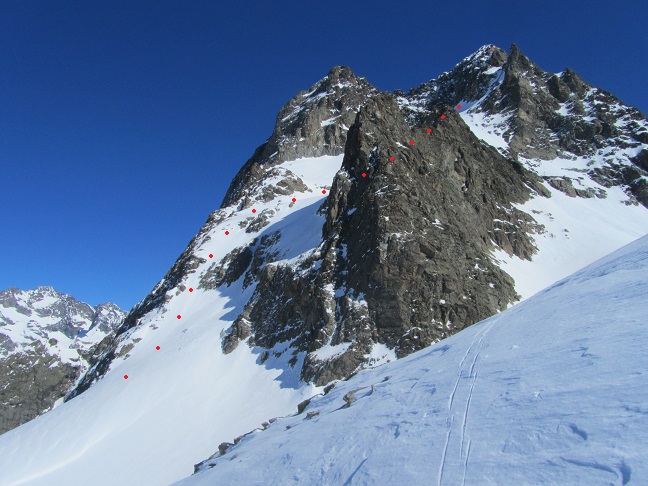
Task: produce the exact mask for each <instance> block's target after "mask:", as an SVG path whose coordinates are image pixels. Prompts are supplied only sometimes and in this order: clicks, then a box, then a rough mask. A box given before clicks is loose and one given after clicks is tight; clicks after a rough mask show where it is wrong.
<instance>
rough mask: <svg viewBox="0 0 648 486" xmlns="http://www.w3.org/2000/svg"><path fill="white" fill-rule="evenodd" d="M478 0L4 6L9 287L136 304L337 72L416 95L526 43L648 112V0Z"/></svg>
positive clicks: (1, 38)
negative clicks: (263, 148) (291, 110)
mask: <svg viewBox="0 0 648 486" xmlns="http://www.w3.org/2000/svg"><path fill="white" fill-rule="evenodd" d="M475 3H478V2H471V1H451V2H432V1H427V2H422V1H407V0H406V1H399V2H394V1H383V0H376V1H372V2H368V1H364V0H355V1H351V2H349V1H329V2H309V1H304V0H302V1H299V2H298V1H293V0H286V1H282V2H267V1H261V0H259V1H256V0H248V1H241V2H221V1H188V2H187V1H176V2H171V1H149V2H143V1H137V0H127V1H110V0H107V1H93V0H88V1H80V0H78V1H67V2H50V1H29V0H24V1H19V2H18V1H17V2H3V4H2V6H0V46H2V47H1V48H0V66H1V68H0V170H1V172H0V173H1V176H0V208H1V209H0V211H1V212H0V215H1V222H0V228H2V229H1V230H0V234H1V237H0V289H4V288H7V287H12V286H15V287H19V288H22V289H27V288H34V287H36V286H38V285H52V286H53V287H55V288H57V289H58V290H60V291H63V292H67V293H70V294H72V295H73V296H75V297H76V298H78V299H80V300H83V301H86V302H88V303H90V304H92V305H96V304H98V303H101V302H105V301H112V302H115V303H116V304H118V305H119V306H121V307H123V308H124V309H129V308H130V307H132V306H133V305H134V304H135V303H136V302H138V301H139V300H141V299H142V298H143V297H144V296H145V295H146V294H147V293H148V292H149V291H150V290H151V288H152V287H153V286H154V285H155V284H156V283H157V281H158V280H159V279H160V278H162V277H163V276H164V274H165V273H166V271H167V270H168V269H169V268H170V266H171V265H172V264H173V262H174V261H175V259H176V258H177V257H178V256H179V254H180V253H181V252H182V251H183V249H184V248H185V246H186V245H187V243H188V242H189V241H190V239H191V238H192V237H193V236H194V235H195V234H196V232H197V231H198V230H199V228H200V227H201V226H202V224H203V223H204V222H205V220H206V219H207V216H208V215H209V213H210V212H211V211H212V210H214V209H216V208H217V207H218V206H219V205H220V202H221V200H222V198H223V196H224V194H225V191H226V190H227V187H228V185H229V182H230V180H231V179H232V177H233V176H234V175H235V173H236V172H237V170H238V169H239V168H240V166H241V165H242V164H243V163H244V162H245V161H246V160H247V159H248V158H249V157H250V156H251V155H252V153H253V151H254V149H255V148H256V147H257V146H258V145H260V144H261V143H262V142H263V141H264V140H265V139H266V138H267V137H268V136H269V135H270V133H271V131H272V127H273V125H274V121H275V117H276V114H277V112H278V110H279V109H280V108H281V106H282V105H283V104H284V103H286V102H287V101H288V100H289V99H290V98H291V97H292V96H294V95H295V94H296V93H297V92H298V91H300V90H303V89H307V88H308V87H309V86H311V85H312V84H314V83H315V82H316V81H317V80H319V79H320V78H322V77H323V76H325V75H326V73H327V72H328V71H329V70H330V68H331V67H333V66H335V65H348V66H350V67H351V68H352V69H353V71H354V72H356V73H357V74H358V75H361V76H365V77H366V78H367V80H368V81H369V82H370V83H372V84H373V85H374V86H377V87H378V88H380V89H383V90H394V89H404V90H407V89H409V88H411V87H414V86H417V85H418V84H420V83H422V82H424V81H427V80H429V79H431V78H433V77H436V76H438V74H440V73H441V72H443V71H446V70H449V69H451V68H452V67H453V66H454V65H455V64H456V63H457V62H459V61H460V60H461V59H462V58H464V57H465V56H467V55H469V54H470V53H472V52H474V51H475V50H477V49H478V48H479V47H480V46H481V45H483V44H490V43H493V44H496V45H498V46H500V47H503V48H505V49H507V50H508V48H509V46H510V45H511V43H512V42H515V43H516V44H517V45H518V46H519V47H520V49H521V50H522V52H523V53H524V54H526V55H527V56H529V57H530V58H531V59H532V60H533V61H535V62H536V63H538V64H539V65H540V67H542V68H544V69H546V70H548V71H555V72H558V71H561V70H563V69H564V68H565V67H571V68H573V69H574V70H576V71H577V72H578V73H580V74H581V75H582V76H583V77H584V78H585V79H586V80H587V81H589V82H591V83H592V84H594V85H596V86H599V87H601V88H603V89H606V90H608V91H610V92H612V93H613V94H615V95H616V96H617V97H619V98H620V99H621V100H622V101H624V102H625V103H628V104H630V105H633V106H636V107H637V108H639V109H641V110H642V111H643V112H644V113H646V112H648V95H647V94H646V89H645V86H646V79H647V74H648V67H647V66H648V62H647V61H648V60H647V58H646V57H647V55H646V51H647V50H648V49H647V48H648V34H647V32H646V29H645V25H644V22H645V19H646V18H648V4H647V3H646V2H639V1H637V2H633V1H623V0H620V1H616V2H612V3H610V2H603V1H588V2H585V1H573V2H564V1H557V2H555V1H543V2H540V1H534V0H525V1H523V2H520V1H509V0H501V1H485V2H479V5H474V4H475Z"/></svg>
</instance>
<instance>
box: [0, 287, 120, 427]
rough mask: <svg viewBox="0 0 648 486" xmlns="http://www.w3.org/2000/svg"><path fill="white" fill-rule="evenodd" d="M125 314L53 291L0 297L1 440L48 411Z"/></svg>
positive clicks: (43, 289) (40, 289)
mask: <svg viewBox="0 0 648 486" xmlns="http://www.w3.org/2000/svg"><path fill="white" fill-rule="evenodd" d="M125 316H126V313H125V312H124V311H122V310H121V309H120V308H119V307H117V306H116V305H114V304H110V303H107V304H101V305H98V306H96V307H91V306H90V305H88V304H85V303H83V302H79V301H78V300H75V299H74V298H73V297H72V296H70V295H68V294H62V293H60V292H57V291H56V290H54V289H53V288H52V287H38V288H37V289H35V290H26V291H22V290H19V289H16V288H10V289H7V290H4V291H3V292H0V434H1V433H3V432H6V431H7V430H10V429H12V428H14V427H17V426H18V425H20V424H22V423H25V422H27V421H29V420H31V419H33V418H34V417H37V416H38V415H39V414H41V413H43V412H46V411H48V410H50V409H51V408H52V407H53V406H54V404H55V402H56V401H57V400H59V399H62V398H63V396H64V395H65V394H66V393H68V392H69V391H70V389H71V388H72V387H73V386H74V384H75V382H76V380H77V379H78V378H79V377H80V376H81V375H82V374H83V373H84V372H85V371H87V369H88V360H89V358H90V356H91V355H92V351H93V349H94V347H95V346H96V345H97V344H98V343H99V342H100V341H101V340H102V339H104V338H105V337H106V336H109V335H111V334H112V333H113V331H114V330H115V329H116V328H117V327H118V325H119V324H121V322H122V321H123V320H124V317H125Z"/></svg>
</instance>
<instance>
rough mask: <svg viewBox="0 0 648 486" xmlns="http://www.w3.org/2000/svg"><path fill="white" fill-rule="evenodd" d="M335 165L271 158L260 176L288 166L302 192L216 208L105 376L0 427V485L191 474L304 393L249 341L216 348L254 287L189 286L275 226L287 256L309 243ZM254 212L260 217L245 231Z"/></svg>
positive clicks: (140, 480)
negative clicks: (186, 264) (178, 273)
mask: <svg viewBox="0 0 648 486" xmlns="http://www.w3.org/2000/svg"><path fill="white" fill-rule="evenodd" d="M341 163H342V156H336V157H331V156H325V157H319V158H315V159H299V160H296V161H290V162H285V163H283V164H281V165H279V166H277V167H276V169H277V172H279V173H280V176H278V178H277V180H274V179H269V180H267V181H265V182H264V184H265V185H268V186H271V185H273V184H276V182H277V181H279V180H280V179H281V177H283V176H284V175H285V174H287V173H288V172H290V173H292V174H293V175H295V176H297V177H299V178H300V179H301V180H302V181H303V183H304V185H305V187H306V189H305V190H303V191H297V192H295V193H293V194H291V195H289V196H281V197H276V198H274V199H272V200H269V201H267V202H260V201H257V202H256V203H255V205H254V207H253V208H247V209H240V208H239V207H235V206H232V207H228V208H225V209H224V210H220V211H221V212H224V213H225V217H224V218H223V219H222V221H221V223H219V224H217V225H215V226H214V227H213V228H212V230H211V231H210V232H209V233H207V234H205V235H204V237H203V238H202V240H201V243H200V244H199V245H198V247H197V248H196V250H195V251H196V254H197V255H199V256H201V257H203V258H204V259H205V260H204V263H203V264H202V265H201V267H200V268H199V269H197V271H196V272H195V273H193V274H191V275H190V276H189V277H188V280H187V281H186V282H185V284H186V288H182V289H180V288H176V289H172V290H171V291H170V292H169V293H168V295H169V297H170V300H169V302H167V303H166V304H165V306H164V307H163V308H162V309H158V310H157V311H154V312H152V313H150V314H148V315H147V316H146V317H145V318H144V319H142V321H141V322H140V324H139V325H138V326H137V327H135V328H133V329H132V330H131V331H129V333H130V334H129V336H127V337H126V339H125V343H126V344H125V345H124V346H123V347H122V354H123V356H121V357H118V358H117V359H115V360H114V361H113V363H112V365H111V368H110V370H109V371H108V373H107V374H106V375H105V376H104V377H103V378H102V379H101V380H99V381H98V382H97V383H96V384H94V385H93V386H92V387H90V389H89V390H88V391H86V392H85V393H83V394H82V395H80V396H79V397H77V398H75V399H73V400H71V401H69V402H67V403H64V404H63V405H61V406H59V407H57V408H56V409H54V410H53V411H52V412H51V413H48V414H46V415H43V416H41V417H38V418H37V419H35V420H33V421H31V422H29V423H27V424H24V425H22V426H20V427H18V428H16V429H14V430H12V431H10V432H8V433H6V434H4V435H2V436H0V485H22V484H29V485H48V486H51V485H58V484H66V485H86V484H93V485H115V484H119V485H137V486H142V485H149V484H150V485H161V484H168V483H170V482H172V481H174V480H178V479H181V478H183V477H186V476H188V475H189V474H191V473H192V472H193V465H194V464H195V463H197V462H199V461H200V460H202V459H204V458H205V457H206V456H208V455H209V454H211V453H212V452H213V450H214V447H217V446H218V444H219V443H220V442H222V441H225V440H230V439H232V438H233V437H236V436H238V435H240V434H242V433H245V432H247V431H248V430H250V429H251V428H253V427H255V426H257V425H258V424H260V423H261V422H262V421H263V420H266V419H267V418H269V417H270V416H274V415H285V414H286V413H290V412H291V411H292V410H294V408H295V407H296V406H297V404H298V403H299V402H300V401H302V400H303V399H304V398H306V397H308V396H311V395H312V394H313V393H314V392H315V390H316V389H315V388H314V387H312V386H310V385H306V384H303V383H298V375H299V366H297V367H296V368H295V370H296V371H295V372H294V373H292V374H291V371H292V369H291V368H290V367H288V366H287V365H286V364H285V363H282V362H276V363H275V361H277V360H269V361H268V363H266V366H259V365H258V358H259V356H258V353H256V354H255V353H254V350H251V349H250V348H249V347H248V346H239V347H238V348H237V349H236V350H235V351H234V352H233V353H231V354H229V355H224V354H223V352H222V349H221V335H222V333H223V332H225V330H226V329H227V328H228V327H229V326H230V325H231V323H232V320H233V319H234V318H235V317H236V316H237V315H238V314H239V313H240V312H241V311H242V309H243V306H244V305H245V303H246V302H247V301H248V299H249V298H250V295H251V294H252V292H253V290H254V286H250V287H248V288H247V289H245V290H243V289H242V287H241V281H240V280H239V281H238V282H237V283H235V284H234V285H232V286H230V287H228V286H223V287H220V288H218V289H215V290H205V289H201V288H199V284H200V278H201V276H202V275H203V274H204V273H205V271H206V270H207V269H208V268H209V267H210V265H212V264H213V263H214V262H219V261H220V260H221V259H222V258H223V257H224V256H225V255H227V254H228V253H229V252H231V251H232V250H234V249H235V248H237V247H240V246H242V245H246V244H248V243H249V242H250V241H251V240H253V239H254V238H255V237H257V236H259V235H260V234H261V233H264V232H268V231H281V235H282V237H281V240H280V242H279V243H278V244H277V245H276V247H275V248H274V249H275V250H276V251H277V253H278V255H279V258H285V259H295V260H298V259H299V258H300V255H302V253H303V252H307V253H308V252H310V251H312V249H314V248H315V247H317V245H318V244H319V242H320V238H321V227H322V223H323V217H322V216H321V215H319V214H318V209H319V207H320V206H321V204H322V202H323V200H324V198H325V197H326V195H325V194H323V193H322V191H324V192H325V193H328V188H329V185H330V183H331V181H332V180H333V176H334V174H335V172H337V170H338V169H339V168H340V165H341ZM293 197H294V198H295V200H296V201H295V202H293V201H292V198H293ZM252 209H254V210H255V212H254V213H253V212H252ZM264 214H266V215H268V216H267V217H268V219H269V220H270V225H269V226H265V227H263V228H260V229H258V230H256V231H250V232H247V231H245V229H246V227H248V225H249V224H250V223H251V222H252V221H254V219H255V218H256V217H257V216H259V215H264ZM226 232H228V233H229V234H226ZM209 255H211V257H209ZM189 288H192V291H191V292H189V290H188V289H189ZM178 316H179V318H178ZM158 346H159V348H160V349H159V350H158V349H157V347H158ZM287 359H288V358H286V360H287ZM301 359H302V360H303V356H301ZM286 360H284V361H286ZM272 363H274V364H276V367H275V368H273V367H272ZM293 375H294V376H293ZM125 376H128V378H125Z"/></svg>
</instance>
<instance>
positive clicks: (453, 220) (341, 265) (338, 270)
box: [224, 93, 541, 384]
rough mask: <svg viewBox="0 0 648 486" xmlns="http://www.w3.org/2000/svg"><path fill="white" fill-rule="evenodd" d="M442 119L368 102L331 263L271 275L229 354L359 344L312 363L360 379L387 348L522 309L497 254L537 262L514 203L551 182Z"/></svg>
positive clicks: (327, 229) (311, 367)
mask: <svg viewBox="0 0 648 486" xmlns="http://www.w3.org/2000/svg"><path fill="white" fill-rule="evenodd" d="M440 108H443V107H440ZM441 111H443V112H444V113H445V112H447V113H448V115H447V116H446V117H445V119H444V120H442V121H441V120H439V122H438V123H435V124H434V125H433V126H432V125H430V126H431V127H432V132H431V133H430V134H428V133H427V128H428V125H425V126H413V127H411V126H409V125H408V124H407V122H406V120H405V118H404V115H403V113H402V112H401V110H400V109H399V107H398V104H397V103H396V99H395V97H394V96H393V95H391V94H388V93H383V94H381V95H379V96H376V97H374V98H372V99H371V100H370V101H368V103H367V104H366V105H365V106H364V107H363V109H362V110H361V111H360V113H359V114H358V116H357V117H356V120H355V122H354V124H353V125H352V127H351V129H350V130H349V134H348V139H347V144H346V149H345V157H344V163H343V166H342V169H341V170H340V172H338V174H337V176H336V177H335V179H334V181H333V186H332V189H331V193H330V196H329V198H328V201H327V202H328V207H327V210H326V222H325V225H324V228H323V242H322V245H321V250H320V252H319V258H313V260H312V261H308V262H306V263H305V265H309V266H310V268H312V269H307V270H306V271H305V272H298V271H295V269H294V268H292V267H291V266H289V265H285V266H284V265H280V264H277V265H272V266H266V267H265V269H264V270H263V272H262V273H261V277H260V282H259V284H258V286H257V289H256V292H255V294H254V296H253V297H252V299H251V300H250V302H249V303H248V306H247V307H246V309H245V310H244V312H243V314H242V316H241V317H239V319H237V321H236V322H235V324H234V326H233V328H232V331H231V333H230V334H229V335H228V336H227V337H226V340H225V346H224V347H225V350H226V351H227V350H230V349H232V347H233V346H232V344H233V342H232V341H233V340H240V339H246V338H248V337H250V336H251V337H250V339H251V341H252V342H253V343H254V345H256V346H261V347H263V348H269V349H272V348H273V347H275V346H276V345H278V344H280V343H282V342H286V341H289V342H291V343H292V349H293V352H294V351H295V350H299V351H305V352H308V353H314V352H316V351H317V350H318V349H319V348H321V347H322V346H324V345H326V344H330V345H333V346H336V345H341V344H343V343H353V345H352V346H350V347H348V349H347V350H346V351H345V352H344V353H342V354H341V355H339V356H337V357H336V359H335V360H332V361H324V362H321V361H320V360H319V359H318V358H317V355H316V354H309V355H308V356H307V358H306V361H305V363H304V367H303V371H302V378H303V379H305V380H314V381H315V383H317V384H325V383H327V382H329V381H330V380H332V379H335V378H340V377H341V376H347V375H348V374H350V373H352V372H353V371H355V370H356V369H357V368H358V367H359V366H360V365H361V364H362V363H363V362H364V361H365V358H364V357H365V355H369V354H370V353H371V351H372V348H373V346H374V345H376V344H384V345H386V346H387V347H389V348H393V349H394V350H395V352H396V355H397V356H399V357H400V356H406V355H407V354H410V353H412V352H414V351H416V350H418V349H421V348H422V347H425V346H428V345H429V344H431V343H433V342H436V341H438V340H440V339H443V338H444V337H447V336H449V335H451V334H454V333H455V332H457V331H459V330H461V329H463V328H464V327H466V326H468V325H470V324H473V323H475V322H478V321H479V320H481V319H483V318H485V317H487V316H490V315H492V314H494V313H495V312H497V311H498V310H501V309H504V308H506V306H507V305H508V304H509V303H511V302H513V301H515V299H516V294H515V290H514V286H513V281H512V280H511V279H510V277H508V276H507V275H506V274H505V273H504V272H502V271H501V270H499V268H497V267H496V266H495V265H494V264H493V263H492V262H491V261H490V260H489V259H488V258H487V257H486V254H487V252H488V250H489V249H490V248H491V246H492V242H493V241H496V242H497V244H498V245H499V246H500V247H502V248H506V249H507V250H508V251H510V252H511V253H515V254H516V255H518V256H520V257H521V258H529V257H530V256H531V255H532V254H533V252H534V251H535V249H534V246H533V244H532V242H531V240H530V239H529V236H528V235H529V233H530V232H533V228H534V221H533V219H532V218H531V217H530V216H528V215H526V214H525V213H522V212H520V211H517V210H516V209H515V208H514V207H513V206H512V205H511V203H515V202H517V203H520V202H523V201H525V200H526V199H527V198H528V197H529V195H530V194H531V192H532V191H537V190H538V188H540V187H541V186H540V184H539V179H538V178H537V176H534V175H533V174H531V173H530V172H528V171H527V170H525V169H524V168H523V167H521V166H520V165H519V164H518V163H517V162H515V161H513V160H510V159H506V158H505V157H503V156H502V155H501V154H500V153H498V152H497V150H495V149H493V148H492V147H489V146H487V145H486V144H483V143H482V142H481V141H480V140H478V139H477V138H476V137H475V136H474V135H473V133H472V132H471V131H470V129H469V128H468V126H467V125H466V124H465V123H464V122H463V121H462V119H461V118H460V117H459V115H457V114H456V113H454V112H453V110H452V108H450V107H445V109H441ZM410 141H412V142H414V144H413V145H410ZM392 158H393V159H394V160H393V161H392V160H391V159H392ZM363 174H364V176H363ZM404 229H405V230H404ZM300 270H305V269H304V268H302V269H300ZM286 301H288V302H289V303H286Z"/></svg>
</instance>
